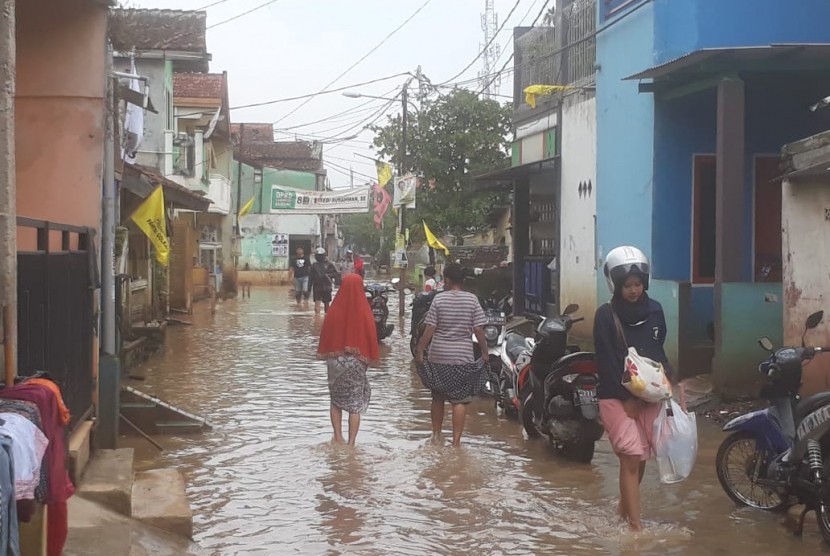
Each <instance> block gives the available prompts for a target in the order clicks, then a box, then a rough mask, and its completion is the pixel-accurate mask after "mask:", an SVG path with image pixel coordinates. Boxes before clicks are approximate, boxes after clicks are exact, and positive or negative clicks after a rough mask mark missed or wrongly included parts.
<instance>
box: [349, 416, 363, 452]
mask: <svg viewBox="0 0 830 556" xmlns="http://www.w3.org/2000/svg"><path fill="white" fill-rule="evenodd" d="M358 430H360V413H349V446H354V441H355V439H356V438H357V431H358Z"/></svg>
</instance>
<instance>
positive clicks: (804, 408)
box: [795, 392, 830, 425]
mask: <svg viewBox="0 0 830 556" xmlns="http://www.w3.org/2000/svg"><path fill="white" fill-rule="evenodd" d="M825 405H830V392H821V393H819V394H813V395H812V396H810V397H809V398H805V399H803V400H801V401H800V402H798V406H797V407H796V408H795V422H796V425H798V423H800V422H801V421H803V420H804V418H805V417H806V416H807V415H809V414H810V413H812V412H813V411H815V410H817V409H818V408H820V407H824V406H825Z"/></svg>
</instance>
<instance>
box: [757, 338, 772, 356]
mask: <svg viewBox="0 0 830 556" xmlns="http://www.w3.org/2000/svg"><path fill="white" fill-rule="evenodd" d="M758 345H760V346H761V347H762V348H764V349H765V350H766V351H769V352H770V353H772V340H770V339H769V338H767V337H766V336H764V337H763V338H759V339H758Z"/></svg>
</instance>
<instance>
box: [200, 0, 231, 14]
mask: <svg viewBox="0 0 830 556" xmlns="http://www.w3.org/2000/svg"><path fill="white" fill-rule="evenodd" d="M227 1H228V0H218V1H217V2H214V3H212V4H208V5H207V6H202V7H201V8H196V11H197V12H201V11H203V10H206V9H208V8H212V7H213V6H218V5H219V4H224V3H225V2H227Z"/></svg>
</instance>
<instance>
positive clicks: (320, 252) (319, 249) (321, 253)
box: [315, 247, 326, 255]
mask: <svg viewBox="0 0 830 556" xmlns="http://www.w3.org/2000/svg"><path fill="white" fill-rule="evenodd" d="M315 254H316V255H325V254H326V250H325V249H323V248H322V247H318V248H317V250H316V251H315Z"/></svg>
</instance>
